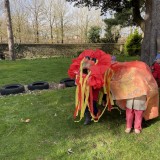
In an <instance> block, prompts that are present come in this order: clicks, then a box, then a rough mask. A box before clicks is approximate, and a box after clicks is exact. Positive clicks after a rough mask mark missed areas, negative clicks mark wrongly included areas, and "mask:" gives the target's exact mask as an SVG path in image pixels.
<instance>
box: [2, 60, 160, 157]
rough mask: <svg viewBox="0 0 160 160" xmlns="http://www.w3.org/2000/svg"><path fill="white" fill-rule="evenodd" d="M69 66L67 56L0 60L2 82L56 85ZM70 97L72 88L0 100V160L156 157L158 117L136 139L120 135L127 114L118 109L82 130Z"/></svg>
mask: <svg viewBox="0 0 160 160" xmlns="http://www.w3.org/2000/svg"><path fill="white" fill-rule="evenodd" d="M120 58H122V57H118V60H121V59H120ZM132 58H133V57H132ZM132 58H131V59H132ZM134 58H135V59H136V57H134ZM122 60H123V61H129V60H130V57H123V58H122ZM70 63H71V59H70V58H57V59H54V58H53V59H37V60H19V61H16V62H9V61H3V62H2V61H1V62H0V72H1V79H0V84H1V85H4V84H8V83H12V82H18V83H22V84H27V83H30V82H32V81H37V80H46V81H49V82H51V81H55V82H58V81H59V80H60V79H61V78H64V77H66V76H67V69H68V67H69V64H70ZM74 94H75V88H74V87H73V88H66V89H61V90H45V91H41V92H34V93H26V94H20V95H10V96H3V97H0V104H1V107H0V121H1V123H0V160H1V159H2V160H75V159H77V160H137V159H143V160H148V159H150V160H152V159H153V160H158V159H159V155H160V154H159V150H160V145H159V142H160V135H159V132H160V118H157V119H155V120H152V121H149V122H147V123H145V128H144V129H143V132H142V133H141V134H140V135H135V134H134V133H131V134H125V133H124V129H125V113H124V112H122V114H119V111H117V110H112V112H107V111H106V112H105V114H104V115H103V117H102V118H101V119H100V121H99V122H98V123H92V124H91V125H89V126H84V125H83V121H84V120H82V121H81V122H79V123H75V122H74V120H73V111H74ZM27 119H29V120H30V121H29V122H25V120H27Z"/></svg>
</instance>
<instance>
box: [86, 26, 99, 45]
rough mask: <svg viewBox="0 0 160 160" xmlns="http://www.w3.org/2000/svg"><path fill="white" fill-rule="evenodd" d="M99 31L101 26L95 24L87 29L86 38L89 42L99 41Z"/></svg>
mask: <svg viewBox="0 0 160 160" xmlns="http://www.w3.org/2000/svg"><path fill="white" fill-rule="evenodd" d="M100 31H101V28H100V27H97V26H92V27H91V28H90V30H89V31H88V39H89V42H91V43H99V42H100Z"/></svg>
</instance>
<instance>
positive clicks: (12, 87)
mask: <svg viewBox="0 0 160 160" xmlns="http://www.w3.org/2000/svg"><path fill="white" fill-rule="evenodd" d="M24 91H25V88H24V86H23V85H21V84H9V85H5V86H3V87H2V88H1V89H0V93H1V95H9V94H18V93H23V92H24Z"/></svg>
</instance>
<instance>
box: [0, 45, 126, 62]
mask: <svg viewBox="0 0 160 160" xmlns="http://www.w3.org/2000/svg"><path fill="white" fill-rule="evenodd" d="M122 48H123V44H114V43H94V44H92V43H89V44H15V52H16V56H17V59H21V58H39V57H44V58H46V57H54V56H55V57H56V56H58V57H59V56H77V55H79V54H80V53H81V52H82V51H84V50H85V49H94V50H95V49H101V50H103V51H105V52H106V53H110V54H120V52H121V51H122ZM0 53H4V54H5V57H6V59H7V58H8V57H9V56H8V45H7V44H0Z"/></svg>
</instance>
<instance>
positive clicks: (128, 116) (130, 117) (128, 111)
mask: <svg viewBox="0 0 160 160" xmlns="http://www.w3.org/2000/svg"><path fill="white" fill-rule="evenodd" d="M133 119H134V110H133V109H129V108H126V128H130V129H131V128H132V124H133Z"/></svg>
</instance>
